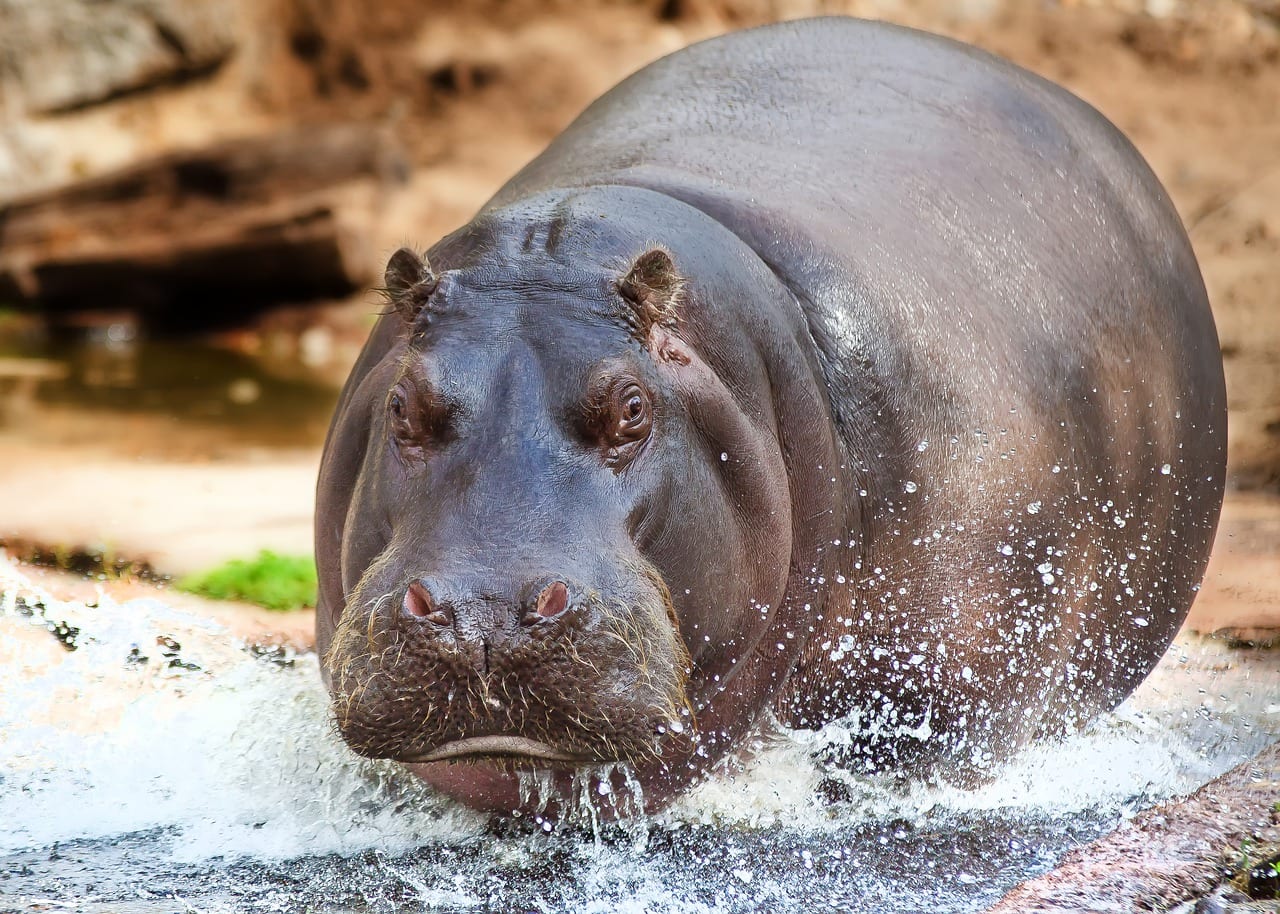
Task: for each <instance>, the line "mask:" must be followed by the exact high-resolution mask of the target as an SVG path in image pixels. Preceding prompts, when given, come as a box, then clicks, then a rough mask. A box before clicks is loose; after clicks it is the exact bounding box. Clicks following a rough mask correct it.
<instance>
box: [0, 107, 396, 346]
mask: <svg viewBox="0 0 1280 914" xmlns="http://www.w3.org/2000/svg"><path fill="white" fill-rule="evenodd" d="M384 146H385V141H384V140H383V139H382V138H380V137H378V136H375V135H374V132H372V131H370V130H369V129H366V128H363V127H351V126H344V127H339V128H328V129H324V130H311V131H294V132H291V133H287V134H279V135H274V136H271V137H267V138H264V139H255V140H244V141H238V142H233V143H224V144H219V145H217V146H213V147H208V148H204V149H200V150H196V151H193V152H185V153H178V154H173V155H167V156H163V157H159V158H156V159H152V160H150V161H147V162H143V163H140V164H138V165H135V166H132V167H130V168H127V169H124V170H122V171H118V172H115V173H113V174H109V175H104V176H102V177H99V178H94V179H91V180H87V181H82V182H78V183H76V184H73V185H68V186H65V187H61V188H57V189H55V190H52V191H49V192H46V193H42V194H38V195H34V196H30V197H26V198H23V199H19V200H14V201H12V202H10V203H8V204H7V205H4V206H0V290H4V292H5V293H6V295H7V296H9V297H11V298H12V299H13V303H15V304H23V305H27V306H31V307H37V308H40V309H43V310H45V311H46V312H50V313H52V314H54V315H56V314H58V313H59V312H65V311H69V310H89V309H100V308H127V309H130V310H136V311H139V312H142V313H144V314H146V315H148V316H149V317H152V318H160V319H171V318H172V319H176V320H178V321H182V322H186V321H188V320H190V319H199V318H200V317H201V316H207V317H215V318H216V317H217V315H214V314H210V313H209V312H210V309H213V310H214V311H216V312H218V314H219V315H221V316H222V317H224V318H231V317H234V316H236V315H239V314H241V313H243V312H245V311H249V310H254V309H257V308H260V307H262V306H264V305H267V304H270V303H273V302H279V301H301V300H308V299H315V298H332V297H339V296H342V295H346V294H349V293H351V292H352V291H355V290H357V289H359V288H361V287H362V286H363V285H364V284H365V283H366V282H367V281H368V280H369V279H370V275H369V271H368V260H367V258H366V256H365V251H364V249H363V246H362V245H361V244H360V233H359V231H358V230H357V228H356V226H354V225H353V224H352V223H353V217H352V214H350V213H344V212H343V211H342V202H341V201H342V199H343V198H342V195H341V194H340V193H338V192H337V189H338V188H339V187H340V186H343V185H348V184H349V183H350V182H351V181H354V180H360V179H369V178H377V177H380V176H381V175H382V174H383V172H384V170H385V169H384V167H383V163H384V162H385V161H386V160H387V159H386V156H385V154H384Z"/></svg>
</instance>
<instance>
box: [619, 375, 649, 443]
mask: <svg viewBox="0 0 1280 914" xmlns="http://www.w3.org/2000/svg"><path fill="white" fill-rule="evenodd" d="M613 406H614V408H613V415H614V422H613V428H612V429H611V434H610V437H611V438H612V442H611V443H612V444H614V445H621V444H629V443H631V442H635V441H640V440H642V439H644V438H646V437H648V435H649V430H650V427H651V426H652V425H653V409H652V405H651V404H650V402H649V395H648V393H646V392H645V389H644V388H643V387H641V386H640V385H639V384H627V385H625V386H622V387H620V388H619V389H617V390H616V391H615V392H614V396H613Z"/></svg>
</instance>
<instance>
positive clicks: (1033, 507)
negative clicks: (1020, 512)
mask: <svg viewBox="0 0 1280 914" xmlns="http://www.w3.org/2000/svg"><path fill="white" fill-rule="evenodd" d="M1027 513H1028V514H1039V513H1040V502H1038V501H1033V502H1032V503H1031V504H1029V505H1027Z"/></svg>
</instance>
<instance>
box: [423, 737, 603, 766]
mask: <svg viewBox="0 0 1280 914" xmlns="http://www.w3.org/2000/svg"><path fill="white" fill-rule="evenodd" d="M495 757H496V758H509V759H530V760H536V761H546V762H572V763H581V762H586V761H590V759H588V758H587V757H586V756H584V755H579V754H575V753H571V752H566V751H565V750H563V749H557V748H556V747H555V746H551V745H548V744H547V743H544V742H540V741H539V740H536V739H529V738H528V737H524V736H473V737H469V738H467V739H458V740H453V741H452V742H448V743H445V744H444V745H443V746H437V747H436V748H435V749H433V750H431V751H430V752H428V753H427V754H426V755H420V756H417V757H415V758H411V759H402V760H401V761H403V762H405V763H407V764H421V763H423V762H443V761H448V760H474V759H482V758H495Z"/></svg>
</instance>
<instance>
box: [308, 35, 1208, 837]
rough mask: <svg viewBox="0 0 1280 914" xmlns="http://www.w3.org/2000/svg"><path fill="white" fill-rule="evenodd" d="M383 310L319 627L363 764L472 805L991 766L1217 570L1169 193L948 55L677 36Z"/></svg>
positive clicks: (338, 468)
mask: <svg viewBox="0 0 1280 914" xmlns="http://www.w3.org/2000/svg"><path fill="white" fill-rule="evenodd" d="M385 297H386V301H387V306H386V308H385V312H384V314H383V315H382V317H381V318H380V320H379V321H378V323H377V324H376V326H375V327H374V329H373V331H372V333H371V336H370V338H369V340H368V343H367V345H366V346H365V347H364V350H363V352H362V354H361V355H360V357H359V359H358V361H357V363H356V365H355V367H354V369H353V371H352V373H351V376H350V379H349V380H348V382H347V384H346V387H345V389H344V390H343V392H342V394H341V398H340V402H339V404H338V407H337V411H336V415H335V416H334V419H333V424H332V427H331V429H330V432H329V436H328V439H327V442H326V445H325V448H324V456H323V461H322V464H321V468H320V474H319V483H318V504H317V509H316V531H315V532H316V558H317V563H318V570H319V587H320V590H319V601H318V611H317V615H316V637H317V647H318V650H319V651H320V652H321V657H322V670H323V676H324V680H325V683H326V685H327V687H328V689H329V691H330V693H331V696H332V710H333V716H334V719H335V720H336V726H337V730H338V732H339V733H340V734H341V736H342V737H343V738H344V739H345V741H346V742H347V743H348V744H349V745H350V747H351V748H352V749H353V750H354V751H355V752H357V753H359V754H361V755H364V756H369V757H375V758H387V759H394V760H396V761H399V762H401V763H403V764H404V765H406V766H408V767H409V768H410V769H411V770H412V771H413V772H414V773H416V774H418V775H419V776H421V777H422V778H424V779H425V780H426V781H428V782H429V783H430V784H432V785H435V787H437V788H439V789H440V790H442V791H444V792H445V793H447V794H448V795H450V796H452V797H455V798H457V799H459V800H461V801H463V802H464V803H466V804H469V805H471V806H473V807H477V808H480V809H486V810H494V811H499V812H501V811H518V810H520V809H521V808H523V807H524V806H527V805H528V804H529V803H530V802H532V801H531V800H530V797H529V791H528V789H527V782H528V777H529V776H530V775H531V774H532V775H536V778H538V779H541V780H540V781H539V783H542V784H544V785H546V784H549V785H552V786H551V787H550V788H548V789H550V790H551V792H552V793H555V791H556V790H559V789H561V788H560V787H557V786H555V785H569V784H571V783H573V781H572V779H573V778H574V777H575V775H576V776H581V774H582V772H584V771H592V770H594V771H598V772H604V774H601V775H600V777H601V778H602V779H603V780H602V781H601V783H600V785H599V786H600V790H601V792H602V793H603V792H607V790H608V787H607V785H606V784H605V783H604V782H605V781H608V780H609V779H610V778H614V779H616V778H619V777H621V776H622V775H625V776H626V778H627V779H628V781H629V782H633V783H634V784H635V785H636V788H637V790H638V791H639V792H640V793H641V795H642V797H643V799H642V804H643V806H644V807H645V808H646V809H650V810H652V809H656V808H658V807H660V806H662V805H663V804H664V803H666V802H668V801H669V800H670V799H671V798H672V797H674V796H676V795H678V794H680V793H681V792H682V791H684V790H685V789H686V788H688V787H689V786H690V785H692V784H694V783H695V782H696V781H698V779H699V778H700V777H702V776H703V774H704V773H705V772H707V771H708V769H709V768H711V767H712V766H713V765H715V764H716V763H717V761H718V760H721V759H722V758H724V757H725V756H726V755H727V754H729V753H733V752H735V751H736V750H740V749H741V748H742V747H743V746H744V743H745V742H746V741H747V739H748V737H749V736H750V734H752V733H753V732H758V728H761V727H765V726H781V727H787V728H817V727H821V726H823V725H824V724H826V723H828V722H831V721H835V720H844V721H847V722H848V729H849V732H850V733H851V734H852V740H853V746H852V748H851V750H850V755H849V761H850V762H851V763H853V764H855V765H857V766H860V767H865V768H866V769H868V770H874V771H883V772H890V773H893V774H895V775H900V776H903V777H917V776H919V777H933V776H939V777H944V778H954V779H956V780H958V781H960V782H962V783H963V782H965V781H966V779H981V778H983V777H985V776H987V775H988V773H989V772H990V771H991V766H993V765H994V764H996V763H997V762H998V761H1000V760H1001V759H1005V758H1007V757H1008V756H1010V755H1011V754H1012V753H1014V752H1015V751H1016V750H1018V749H1019V747H1022V746H1024V745H1025V744H1027V743H1028V742H1029V741H1031V740H1034V739H1037V738H1045V737H1051V736H1053V735H1055V734H1059V733H1062V732H1065V731H1069V730H1070V729H1072V728H1075V727H1078V726H1080V725H1082V724H1083V723H1084V722H1087V721H1089V720H1090V719H1091V718H1093V717H1095V716H1096V715H1098V714H1099V713H1101V712H1103V711H1104V710H1106V709H1109V708H1112V707H1113V706H1115V705H1116V704H1117V703H1118V702H1119V701H1121V700H1122V699H1123V698H1124V697H1125V696H1126V695H1127V694H1129V693H1130V692H1131V691H1132V690H1133V689H1134V688H1135V687H1136V685H1137V684H1138V683H1139V682H1141V680H1142V679H1143V678H1144V677H1145V676H1146V674H1147V673H1148V672H1149V671H1150V670H1151V668H1152V667H1153V666H1154V665H1155V664H1156V662H1157V661H1158V659H1159V658H1160V657H1161V655H1162V653H1163V652H1164V651H1165V649H1166V648H1167V646H1168V644H1169V642H1170V640H1171V638H1172V637H1173V635H1174V634H1175V632H1176V631H1177V629H1178V627H1179V624H1180V623H1181V621H1182V619H1183V617H1184V615H1185V614H1186V612H1187V610H1188V609H1189V607H1190V605H1191V602H1192V599H1193V598H1194V595H1195V593H1196V590H1197V588H1198V586H1199V583H1200V580H1201V577H1202V575H1203V573H1204V569H1205V565H1206V561H1207V557H1208V554H1209V549H1210V545H1211V543H1212V540H1213V536H1214V531H1215V527H1216V524H1217V517H1218V513H1219V510H1220V507H1221V501H1222V495H1223V485H1224V474H1225V431H1226V412H1225V395H1224V386H1223V373H1222V361H1221V355H1220V352H1219V349H1218V343H1217V336H1216V331H1215V328H1214V324H1213V319H1212V316H1211V314H1210V310H1209V305H1208V301H1207V298H1206V294H1205V289H1204V285H1203V282H1202V280H1201V277H1200V272H1199V269H1198V267H1197V264H1196V260H1195V257H1194V255H1193V253H1192V249H1191V246H1190V244H1189V242H1188V240H1187V236H1186V233H1185V232H1184V230H1183V228H1182V225H1181V223H1180V221H1179V218H1178V215H1177V213H1176V212H1175V210H1174V208H1173V206H1172V205H1171V203H1170V201H1169V199H1168V197H1167V196H1166V194H1165V192H1164V191H1163V189H1162V188H1161V186H1160V184H1159V182H1158V181H1157V179H1156V178H1155V177H1154V176H1153V174H1152V172H1151V170H1150V169H1149V168H1148V167H1147V165H1146V164H1145V163H1144V161H1143V159H1142V158H1141V156H1140V155H1139V154H1138V153H1137V152H1136V151H1135V150H1134V148H1133V146H1132V145H1131V144H1130V143H1129V142H1128V141H1127V140H1126V139H1125V137H1124V136H1122V135H1121V133H1120V132H1119V131H1118V130H1117V129H1116V128H1115V127H1113V126H1112V125H1111V124H1110V123H1108V121H1107V120H1106V119H1105V118H1103V117H1102V116H1101V115H1100V114H1099V113H1098V112H1097V111H1095V110H1094V109H1093V108H1091V107H1090V106H1089V105H1087V104H1085V103H1084V102H1083V101H1081V100H1080V99H1078V98H1076V97H1074V96H1073V95H1071V94H1070V93H1069V92H1067V91H1066V90H1064V89H1062V88H1060V87H1058V86H1056V85H1054V84H1052V83H1050V82H1047V81H1045V80H1044V79H1041V78H1039V77H1037V76H1035V75H1033V74H1031V73H1029V72H1027V71H1025V70H1022V69H1019V68H1018V67H1016V66H1013V65H1011V64H1010V63H1007V62H1005V61H1003V60H1001V59H999V58H997V57H994V56H992V55H990V54H987V53H984V52H982V51H980V50H977V49H975V48H972V47H968V46H966V45H964V44H960V43H957V42H955V41H952V40H948V39H946V38H942V37H937V36H934V35H930V34H926V33H923V32H919V31H914V30H911V29H907V28H901V27H897V26H894V25H889V24H885V23H880V22H869V21H859V20H855V19H843V18H827V19H817V20H809V21H796V22H787V23H785V24H779V25H773V26H768V27H764V28H758V29H753V30H748V31H743V32H739V33H736V34H730V35H727V36H724V37H720V38H716V39H713V40H709V41H706V42H703V43H700V44H696V45H693V46H691V47H688V48H686V49H684V50H682V51H679V52H677V53H674V54H672V55H671V56H669V57H666V58H664V59H662V60H659V61H658V62H656V63H654V64H652V65H650V66H648V67H646V68H644V69H642V70H641V71H639V72H638V73H636V74H635V75H633V76H631V77H630V78H628V79H626V80H625V81H624V82H622V83H621V84H620V85H618V86H617V87H616V88H614V89H613V90H612V91H610V92H609V93H607V94H606V95H604V96H603V97H601V98H600V99H599V100H597V101H596V102H595V103H594V104H592V105H591V106H590V107H589V108H587V109H586V111H584V112H583V113H582V114H581V115H580V116H579V117H578V118H577V120H575V121H574V122H573V123H572V124H571V125H570V126H569V127H568V128H567V129H566V130H565V131H564V132H563V133H562V134H560V135H559V137H557V138H556V139H555V140H554V141H553V142H552V143H551V144H550V146H549V147H548V148H547V149H546V150H545V151H544V152H543V153H542V154H541V155H539V156H538V157H537V158H535V159H534V160H533V161H532V162H530V163H529V164H528V165H527V166H526V167H525V168H524V169H523V170H522V171H520V172H519V173H518V174H517V175H516V176H515V177H514V178H512V179H511V180H510V181H509V182H508V183H507V184H506V185H505V186H503V187H502V188H501V189H500V190H498V192H497V193H496V195H495V196H494V197H493V198H492V199H491V200H489V202H488V203H486V204H485V205H484V206H483V208H482V209H480V211H479V212H478V213H477V214H476V216H475V217H474V218H473V219H472V220H471V221H470V222H469V223H467V224H466V225H464V226H462V227H461V228H459V229H458V230H457V231H455V232H453V233H452V234H450V235H448V236H447V237H445V238H443V239H441V240H439V241H437V242H436V243H435V244H434V245H432V246H431V247H430V249H429V250H426V251H425V252H422V251H420V250H415V249H408V248H406V249H402V250H400V251H397V252H396V253H394V254H393V255H391V257H390V259H389V262H388V264H387V268H386V278H385ZM611 772H612V773H611ZM619 772H621V774H619ZM522 783H524V784H525V787H526V789H524V790H522V789H521V785H522ZM563 789H566V790H567V789H568V788H567V787H564V788H563ZM541 802H542V804H544V805H543V806H542V807H540V808H546V807H545V803H546V798H545V797H543V798H542V800H541Z"/></svg>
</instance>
